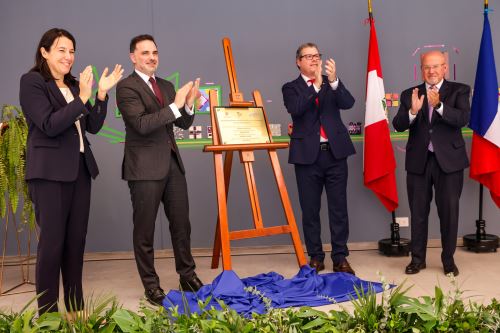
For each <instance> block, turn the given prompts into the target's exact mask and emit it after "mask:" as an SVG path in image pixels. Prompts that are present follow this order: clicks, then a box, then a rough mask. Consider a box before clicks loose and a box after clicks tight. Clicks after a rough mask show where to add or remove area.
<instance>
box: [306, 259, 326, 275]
mask: <svg viewBox="0 0 500 333" xmlns="http://www.w3.org/2000/svg"><path fill="white" fill-rule="evenodd" d="M309 266H311V268H314V269H315V270H316V273H319V272H320V271H322V270H324V269H325V264H324V263H323V262H322V261H319V260H318V259H311V261H310V262H309Z"/></svg>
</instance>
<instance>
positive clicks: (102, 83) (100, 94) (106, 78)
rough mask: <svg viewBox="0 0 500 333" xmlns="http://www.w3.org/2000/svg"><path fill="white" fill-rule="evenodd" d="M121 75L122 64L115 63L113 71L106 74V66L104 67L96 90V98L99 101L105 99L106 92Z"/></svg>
mask: <svg viewBox="0 0 500 333" xmlns="http://www.w3.org/2000/svg"><path fill="white" fill-rule="evenodd" d="M122 76H123V68H122V65H115V68H114V69H113V71H112V72H111V73H110V74H109V75H108V67H106V68H104V71H103V72H102V74H101V79H100V80H99V86H98V90H97V98H99V99H100V100H101V101H104V100H105V99H106V94H107V93H108V91H109V89H111V88H113V87H114V85H115V84H117V83H118V81H120V79H121V78H122Z"/></svg>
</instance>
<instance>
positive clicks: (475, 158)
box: [469, 8, 500, 208]
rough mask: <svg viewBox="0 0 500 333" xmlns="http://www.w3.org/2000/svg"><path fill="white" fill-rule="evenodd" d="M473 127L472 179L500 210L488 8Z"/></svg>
mask: <svg viewBox="0 0 500 333" xmlns="http://www.w3.org/2000/svg"><path fill="white" fill-rule="evenodd" d="M469 127H470V128H471V129H472V130H473V131H474V134H473V136H472V151H471V166H470V177H471V178H472V179H474V180H476V181H478V182H480V183H481V184H483V185H484V186H486V187H487V188H488V189H489V190H490V194H491V197H492V199H493V201H494V202H495V204H496V205H497V207H499V208H500V103H499V94H498V81H497V72H496V67H495V56H494V54H493V42H492V38H491V29H490V22H489V20H488V9H487V8H486V9H485V12H484V27H483V36H482V38H481V47H480V49H479V59H478V61H477V72H476V81H475V83H474V95H473V96H472V106H471V119H470V123H469Z"/></svg>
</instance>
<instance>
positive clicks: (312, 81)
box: [307, 79, 328, 140]
mask: <svg viewBox="0 0 500 333" xmlns="http://www.w3.org/2000/svg"><path fill="white" fill-rule="evenodd" d="M314 81H315V80H314V79H310V80H307V82H310V83H311V84H314ZM315 102H316V106H317V107H319V97H316V100H315ZM319 135H320V136H321V137H322V138H323V139H325V140H328V137H327V136H326V132H325V129H324V128H323V125H321V124H320V125H319Z"/></svg>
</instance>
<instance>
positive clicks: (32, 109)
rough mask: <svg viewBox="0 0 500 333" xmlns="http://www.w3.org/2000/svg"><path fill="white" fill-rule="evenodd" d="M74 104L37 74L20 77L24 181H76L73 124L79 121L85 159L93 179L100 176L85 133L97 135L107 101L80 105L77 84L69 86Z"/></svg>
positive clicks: (76, 142) (77, 143) (76, 140)
mask: <svg viewBox="0 0 500 333" xmlns="http://www.w3.org/2000/svg"><path fill="white" fill-rule="evenodd" d="M69 88H70V90H71V93H72V94H73V96H74V98H75V99H74V100H73V101H72V102H71V103H67V102H66V100H65V99H64V96H63V94H62V93H61V90H60V89H59V88H58V87H57V84H56V82H55V81H54V80H46V79H44V78H43V76H42V75H41V74H40V73H38V72H29V73H26V74H24V75H23V76H22V77H21V87H20V91H19V101H20V103H21V108H22V111H23V113H24V116H25V117H26V122H27V123H28V141H27V152H26V179H27V180H30V179H46V180H53V181H63V182H68V181H74V180H76V177H77V174H78V168H79V161H80V139H79V136H78V130H77V129H76V125H75V121H76V120H80V128H81V131H82V137H83V144H84V155H85V162H86V164H87V168H88V170H89V172H90V175H91V176H92V178H95V177H96V176H97V175H98V174H99V169H98V168H97V163H96V161H95V158H94V155H93V154H92V151H91V150H90V143H89V141H88V140H87V137H86V136H85V133H86V132H89V133H92V134H96V133H97V132H99V131H100V129H101V127H102V125H103V124H104V119H105V118H106V112H107V104H108V98H107V97H106V100H105V101H100V100H99V99H98V98H96V99H95V104H94V106H92V105H91V104H90V103H88V102H87V103H86V104H83V102H82V100H81V99H80V98H79V97H78V95H79V94H80V89H79V86H78V83H75V84H74V85H72V86H69Z"/></svg>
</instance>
